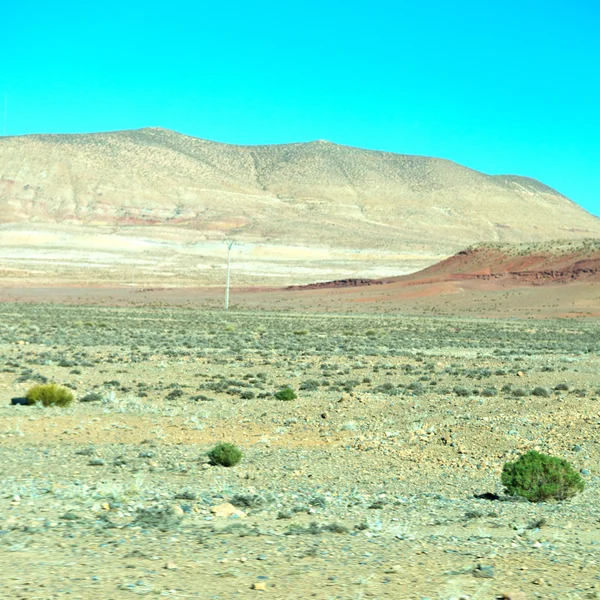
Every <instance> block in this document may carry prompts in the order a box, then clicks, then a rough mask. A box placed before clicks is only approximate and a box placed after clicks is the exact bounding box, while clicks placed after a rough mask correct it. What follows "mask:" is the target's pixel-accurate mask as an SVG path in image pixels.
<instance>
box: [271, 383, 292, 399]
mask: <svg viewBox="0 0 600 600" xmlns="http://www.w3.org/2000/svg"><path fill="white" fill-rule="evenodd" d="M297 397H298V396H297V395H296V392H295V391H294V390H293V389H292V388H291V387H288V386H286V387H284V388H281V389H280V390H279V391H278V392H275V398H277V400H295V399H296V398H297Z"/></svg>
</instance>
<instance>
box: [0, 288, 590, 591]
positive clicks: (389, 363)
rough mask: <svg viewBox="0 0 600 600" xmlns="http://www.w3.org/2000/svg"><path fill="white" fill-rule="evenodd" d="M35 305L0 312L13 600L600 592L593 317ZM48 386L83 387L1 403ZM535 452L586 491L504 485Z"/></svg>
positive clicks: (3, 502) (1, 446)
mask: <svg viewBox="0 0 600 600" xmlns="http://www.w3.org/2000/svg"><path fill="white" fill-rule="evenodd" d="M32 299H33V300H35V298H29V300H30V301H29V302H25V303H23V302H6V303H4V304H0V357H1V360H0V371H1V372H0V390H1V392H2V397H3V400H2V403H1V407H0V477H1V479H2V481H3V489H2V493H1V494H0V564H1V565H2V569H0V597H1V598H6V599H11V600H12V599H20V598H23V599H27V600H34V599H37V600H42V599H43V600H47V599H50V598H72V599H77V598H78V599H81V600H87V599H90V600H95V599H98V600H99V599H103V600H110V599H115V600H116V599H121V598H133V597H136V596H147V597H151V598H152V597H169V598H182V599H183V598H186V599H187V598H198V599H207V600H208V599H222V600H225V599H229V598H260V597H265V598H279V599H288V598H289V599H293V598H317V599H321V600H330V599H344V600H346V599H360V598H394V599H405V598H406V599H415V600H422V599H425V598H428V599H432V600H433V599H435V600H450V599H451V598H454V599H459V598H471V599H474V600H475V599H477V600H484V599H488V598H489V599H492V598H497V597H505V598H511V599H513V600H519V599H529V598H556V599H568V598H597V597H598V596H599V595H600V568H599V564H600V536H599V529H600V502H599V501H598V491H599V481H600V480H599V471H598V461H599V458H600V447H599V444H598V441H599V432H600V376H599V375H598V373H599V368H600V356H599V354H598V323H597V321H595V320H593V319H579V320H578V319H564V318H563V319H544V320H516V319H491V318H488V319H477V318H471V317H456V316H453V317H447V316H446V317H442V316H428V317H417V316H407V315H404V316H401V315H397V314H390V315H359V314H355V315H348V314H346V315H341V314H328V315H316V314H309V313H299V312H278V313H274V312H266V311H263V312H257V311H241V310H235V311H231V312H230V313H224V312H222V311H218V310H198V309H194V308H185V307H176V308H174V307H172V308H169V307H160V306H148V305H146V306H137V307H130V306H121V307H114V306H101V307H97V306H73V305H66V304H61V303H58V304H42V303H36V302H31V300H32ZM13 300H14V298H13ZM40 381H53V382H56V383H59V384H63V385H66V386H68V387H70V388H71V389H72V390H73V391H74V393H75V395H76V397H77V398H78V399H79V401H77V402H76V403H75V404H74V405H73V406H72V407H69V408H66V409H59V408H45V409H44V408H38V407H27V406H10V399H11V398H12V397H19V396H22V395H23V394H24V393H25V391H26V390H27V389H28V388H29V387H30V386H31V385H33V384H35V383H37V382H40ZM286 385H289V386H290V387H292V388H293V389H294V390H295V391H296V392H297V394H298V398H297V399H296V400H293V401H282V400H277V399H276V398H275V397H274V395H273V394H274V393H275V392H277V391H278V390H279V389H281V388H282V387H283V386H286ZM92 392H96V393H97V396H93V397H92V398H96V401H93V402H82V401H81V399H82V398H85V397H86V396H87V395H88V394H90V393H92ZM220 441H229V442H233V443H235V444H237V445H238V446H239V447H240V448H241V449H242V450H243V452H244V457H243V459H242V461H241V463H240V464H239V465H237V466H235V467H232V468H224V467H217V466H211V465H209V464H208V460H207V457H206V453H207V451H208V450H209V449H210V448H211V447H212V446H213V445H214V444H215V443H217V442H220ZM534 448H537V449H539V450H540V451H542V452H547V453H549V454H552V455H555V456H559V457H563V458H567V459H568V460H569V461H570V462H571V463H572V464H573V465H574V466H575V467H576V468H577V470H581V473H582V474H583V477H584V479H585V482H586V489H585V491H584V492H583V493H582V494H580V495H579V496H577V497H575V498H573V499H572V500H569V501H565V502H561V503H558V502H548V503H540V504H532V503H528V502H525V501H517V500H515V499H513V498H509V497H507V496H505V495H504V492H503V490H502V486H501V484H500V471H501V468H502V465H503V464H504V463H505V462H506V461H508V460H514V459H515V457H516V456H518V455H519V454H520V453H522V452H524V451H526V450H528V449H534ZM225 503H231V504H232V505H234V506H235V507H236V509H237V510H238V511H241V512H236V513H235V514H234V515H233V516H229V517H227V516H221V514H222V513H221V511H222V510H223V509H222V508H219V507H220V506H221V505H223V504H225Z"/></svg>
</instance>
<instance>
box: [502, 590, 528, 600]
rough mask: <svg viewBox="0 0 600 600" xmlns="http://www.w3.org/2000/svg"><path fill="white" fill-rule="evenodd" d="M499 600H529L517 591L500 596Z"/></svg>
mask: <svg viewBox="0 0 600 600" xmlns="http://www.w3.org/2000/svg"><path fill="white" fill-rule="evenodd" d="M498 598H499V600H527V599H526V598H525V594H523V593H522V592H517V591H510V592H505V593H503V594H500V595H499V596H498Z"/></svg>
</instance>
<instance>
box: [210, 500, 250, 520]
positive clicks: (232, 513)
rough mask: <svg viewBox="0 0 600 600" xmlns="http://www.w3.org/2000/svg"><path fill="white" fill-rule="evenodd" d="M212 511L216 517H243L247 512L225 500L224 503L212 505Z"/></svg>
mask: <svg viewBox="0 0 600 600" xmlns="http://www.w3.org/2000/svg"><path fill="white" fill-rule="evenodd" d="M210 512H211V513H212V514H213V515H215V517H239V518H243V517H245V516H246V513H245V512H244V511H243V510H240V509H239V508H236V507H235V506H234V505H233V504H230V503H229V502H225V503H224V504H219V505H217V506H211V507H210Z"/></svg>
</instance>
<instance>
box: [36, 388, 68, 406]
mask: <svg viewBox="0 0 600 600" xmlns="http://www.w3.org/2000/svg"><path fill="white" fill-rule="evenodd" d="M25 397H26V398H27V404H39V403H41V404H43V405H44V406H69V404H71V403H72V402H73V400H74V398H73V393H72V392H71V391H69V390H68V389H67V388H64V387H62V386H60V385H56V384H55V383H42V384H40V385H34V386H33V387H32V388H31V389H30V390H29V391H28V392H27V394H26V395H25Z"/></svg>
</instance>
